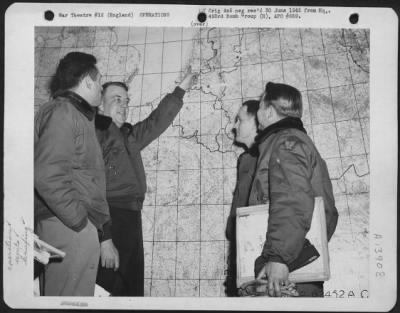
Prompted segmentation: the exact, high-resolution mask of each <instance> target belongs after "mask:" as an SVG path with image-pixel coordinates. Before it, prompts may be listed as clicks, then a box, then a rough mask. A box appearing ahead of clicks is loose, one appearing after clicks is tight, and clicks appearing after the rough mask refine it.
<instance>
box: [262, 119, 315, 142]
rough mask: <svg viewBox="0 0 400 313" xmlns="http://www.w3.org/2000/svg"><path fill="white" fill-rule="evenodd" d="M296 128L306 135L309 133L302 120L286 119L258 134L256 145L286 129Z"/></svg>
mask: <svg viewBox="0 0 400 313" xmlns="http://www.w3.org/2000/svg"><path fill="white" fill-rule="evenodd" d="M288 128H294V129H298V130H300V131H302V132H304V133H307V132H306V130H305V129H304V127H303V122H302V121H301V119H299V118H297V117H285V118H284V119H281V120H279V121H278V122H276V123H274V124H272V125H270V126H268V127H267V128H265V129H263V130H262V131H260V132H259V133H258V135H257V136H256V139H255V142H256V144H260V143H261V142H263V141H264V140H266V139H267V138H268V137H269V136H270V135H272V134H274V133H276V132H278V131H280V130H284V129H288Z"/></svg>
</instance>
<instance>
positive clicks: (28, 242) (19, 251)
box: [4, 218, 33, 271]
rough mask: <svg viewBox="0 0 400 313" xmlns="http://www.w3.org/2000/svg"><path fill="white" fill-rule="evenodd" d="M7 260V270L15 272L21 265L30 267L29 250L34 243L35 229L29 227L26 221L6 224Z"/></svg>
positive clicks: (7, 222)
mask: <svg viewBox="0 0 400 313" xmlns="http://www.w3.org/2000/svg"><path fill="white" fill-rule="evenodd" d="M4 228H5V229H4V230H5V231H4V244H5V247H6V249H5V251H4V253H5V255H4V256H5V259H6V260H7V261H6V262H7V269H8V270H9V271H13V270H14V269H15V267H17V266H19V265H24V266H26V265H28V255H29V249H31V248H30V247H32V242H33V229H32V228H31V227H28V226H27V224H26V223H25V221H24V219H23V218H21V223H14V222H10V221H8V220H7V221H6V222H5V224H4Z"/></svg>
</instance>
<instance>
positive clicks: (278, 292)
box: [273, 280, 281, 297]
mask: <svg viewBox="0 0 400 313" xmlns="http://www.w3.org/2000/svg"><path fill="white" fill-rule="evenodd" d="M273 283H274V290H275V297H280V296H281V283H280V281H279V280H275V281H274V282H273Z"/></svg>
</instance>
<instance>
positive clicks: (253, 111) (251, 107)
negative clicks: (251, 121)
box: [242, 100, 260, 127]
mask: <svg viewBox="0 0 400 313" xmlns="http://www.w3.org/2000/svg"><path fill="white" fill-rule="evenodd" d="M242 105H243V106H246V107H247V114H249V115H251V116H254V118H255V119H256V125H257V127H258V119H257V111H258V109H259V108H260V101H259V100H247V101H245V102H243V104H242Z"/></svg>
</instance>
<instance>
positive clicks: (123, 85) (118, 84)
mask: <svg viewBox="0 0 400 313" xmlns="http://www.w3.org/2000/svg"><path fill="white" fill-rule="evenodd" d="M110 86H118V87H122V88H124V89H125V91H128V86H127V85H126V84H125V83H124V82H106V83H104V84H103V91H102V94H103V95H104V93H105V92H106V90H107V88H108V87H110Z"/></svg>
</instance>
